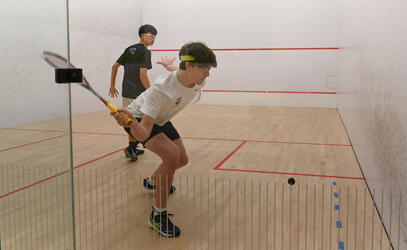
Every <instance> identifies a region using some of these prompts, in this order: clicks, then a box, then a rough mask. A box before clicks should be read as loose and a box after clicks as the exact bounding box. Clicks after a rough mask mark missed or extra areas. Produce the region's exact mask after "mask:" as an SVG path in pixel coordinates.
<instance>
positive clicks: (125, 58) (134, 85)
mask: <svg viewBox="0 0 407 250" xmlns="http://www.w3.org/2000/svg"><path fill="white" fill-rule="evenodd" d="M117 62H118V63H119V64H120V65H123V66H124V76H123V85H122V96H123V97H126V98H131V99H135V98H137V96H139V95H140V94H141V93H143V92H144V91H145V90H146V89H145V88H144V86H143V84H142V83H141V79H140V68H147V69H151V68H152V66H151V51H149V50H148V49H147V48H146V47H145V46H144V45H143V44H141V43H138V44H134V45H132V46H130V47H128V48H127V49H126V50H125V51H124V52H123V54H122V55H121V56H120V57H119V59H117Z"/></svg>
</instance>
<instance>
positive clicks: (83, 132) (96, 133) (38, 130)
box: [5, 128, 127, 136]
mask: <svg viewBox="0 0 407 250" xmlns="http://www.w3.org/2000/svg"><path fill="white" fill-rule="evenodd" d="M5 129H7V130H21V131H37V132H66V133H69V131H60V130H42V129H25V128H21V129H20V128H5ZM72 134H95V135H122V136H123V135H125V136H127V134H126V133H124V132H123V133H122V134H119V133H106V132H88V131H77V132H75V131H73V132H72Z"/></svg>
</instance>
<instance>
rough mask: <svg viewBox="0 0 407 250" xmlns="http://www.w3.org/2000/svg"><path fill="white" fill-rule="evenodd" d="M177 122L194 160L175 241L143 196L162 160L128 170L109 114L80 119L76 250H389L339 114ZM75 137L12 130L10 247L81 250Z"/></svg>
mask: <svg viewBox="0 0 407 250" xmlns="http://www.w3.org/2000/svg"><path fill="white" fill-rule="evenodd" d="M173 123H174V125H175V127H176V128H177V130H178V131H179V133H180V134H181V136H182V138H183V140H184V144H185V146H186V148H187V152H188V155H189V157H190V162H189V164H188V165H187V166H186V167H184V168H182V169H180V170H179V171H177V172H176V176H175V181H174V185H175V186H176V187H177V191H176V192H175V193H174V194H173V195H171V196H170V198H169V204H168V208H169V212H170V213H174V214H175V217H173V218H172V220H173V221H174V222H175V223H176V224H177V225H178V226H180V228H181V230H182V234H181V237H179V238H177V239H165V238H162V237H159V236H158V235H157V233H155V232H154V231H152V230H151V229H149V227H148V225H147V221H148V216H149V213H150V212H151V206H152V201H153V198H154V197H153V196H154V193H153V192H147V191H146V190H144V189H143V188H142V186H141V182H142V179H143V178H145V177H147V176H149V175H151V174H152V173H153V172H154V170H155V168H156V167H157V166H158V164H159V163H160V160H159V158H158V157H156V156H154V155H153V154H152V153H151V152H149V151H148V150H146V153H145V154H144V155H142V156H140V157H139V160H138V161H136V162H130V161H128V160H127V159H126V158H125V157H124V154H123V152H122V150H123V149H124V147H125V146H126V144H127V136H126V134H125V133H124V132H123V130H122V129H121V128H120V127H118V126H117V125H116V124H115V122H114V120H113V119H112V118H111V117H110V116H109V115H108V111H106V112H98V113H93V114H86V115H78V116H75V117H73V134H72V138H73V162H74V166H75V170H74V184H73V185H74V192H75V196H74V200H75V222H76V225H75V232H76V234H75V237H76V249H250V250H251V249H253V250H254V249H338V248H341V245H342V244H343V245H344V248H345V249H365V248H366V249H389V244H388V239H387V237H386V234H385V231H384V229H383V228H382V225H381V222H380V219H379V217H378V215H377V211H376V210H375V207H374V204H373V203H372V201H371V197H370V193H369V192H368V191H367V189H366V186H365V183H364V180H363V176H362V173H361V172H360V169H359V166H358V163H357V161H356V158H355V155H354V153H353V150H352V147H351V145H350V142H349V140H348V137H347V135H346V131H345V129H344V127H343V124H342V122H341V119H340V117H339V115H338V113H337V111H336V110H335V109H320V108H309V109H307V108H265V107H231V106H202V105H192V106H189V107H187V108H186V109H185V110H183V111H182V112H181V113H180V114H179V115H177V116H176V118H175V119H174V120H173ZM67 127H68V126H67V121H66V120H63V119H61V120H57V121H46V122H40V123H36V124H27V125H24V126H19V127H16V128H8V129H2V130H1V131H0V157H1V165H0V174H1V178H0V181H1V184H0V188H1V189H0V190H1V191H0V195H1V196H0V221H1V224H0V242H1V243H0V246H1V247H0V248H1V249H73V243H72V242H73V234H72V231H73V230H72V227H73V226H72V222H71V221H72V213H71V188H72V185H71V178H70V174H69V160H70V154H69V152H70V151H69V150H70V146H69V133H68V129H67ZM290 177H293V178H295V180H296V183H295V185H292V186H291V185H288V183H287V180H288V178H290ZM375 195H380V194H375Z"/></svg>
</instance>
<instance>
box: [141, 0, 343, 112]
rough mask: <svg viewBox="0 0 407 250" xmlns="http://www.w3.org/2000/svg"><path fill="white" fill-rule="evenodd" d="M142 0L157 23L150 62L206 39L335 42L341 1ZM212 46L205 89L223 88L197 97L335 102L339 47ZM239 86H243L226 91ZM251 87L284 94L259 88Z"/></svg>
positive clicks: (213, 42)
mask: <svg viewBox="0 0 407 250" xmlns="http://www.w3.org/2000/svg"><path fill="white" fill-rule="evenodd" d="M142 6H143V22H144V23H151V24H154V25H155V26H156V27H157V28H158V30H159V35H158V39H157V41H156V44H155V45H154V46H153V48H152V49H153V61H158V60H159V59H160V58H161V57H162V56H177V52H176V51H174V52H168V51H160V49H179V48H180V47H181V46H182V45H183V44H184V43H186V42H189V41H204V42H206V43H207V44H208V45H209V46H210V47H211V48H213V49H239V48H332V47H334V48H335V47H336V46H337V17H338V15H337V12H338V9H337V1H323V0H312V1H311V2H309V1H307V2H304V1H301V0H294V1H289V2H288V1H283V0H272V1H265V0H254V1H214V0H208V1H187V0H180V1H177V4H174V3H173V2H170V1H165V0H158V1H143V4H142ZM154 50H158V51H154ZM215 53H216V55H217V58H218V68H217V69H214V70H212V71H211V76H210V78H209V79H208V81H207V85H206V86H205V89H206V90H218V91H219V90H222V91H223V92H211V93H210V94H207V93H205V94H204V95H203V96H202V99H201V101H200V103H203V104H227V105H253V106H299V107H301V106H307V107H308V106H314V107H315V106H316V107H336V96H335V95H332V94H325V93H326V92H335V89H333V88H334V87H335V85H336V78H335V77H334V76H335V75H336V71H337V50H335V49H333V50H330V49H327V50H290V49H289V50H250V51H241V50H232V51H224V50H221V51H215ZM164 72H165V70H164V69H162V68H160V67H155V68H153V70H152V71H151V74H152V77H153V78H154V77H156V76H158V75H160V74H162V73H164ZM234 90H238V91H243V92H239V93H230V92H227V91H234ZM225 91H226V92H225ZM253 91H270V92H273V93H275V92H284V93H277V94H273V93H268V94H266V95H262V94H255V93H253ZM293 92H305V93H295V94H294V93H293ZM309 92H313V93H314V94H310V93H309ZM316 92H317V93H316ZM256 95H257V97H254V96H256ZM237 100H238V101H237ZM256 100H257V101H256Z"/></svg>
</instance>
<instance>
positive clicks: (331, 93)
mask: <svg viewBox="0 0 407 250" xmlns="http://www.w3.org/2000/svg"><path fill="white" fill-rule="evenodd" d="M202 92H207V93H260V94H311V95H336V92H313V91H308V92H306V91H302V92H301V91H272V90H270V91H269V90H221V89H213V90H212V89H204V90H202Z"/></svg>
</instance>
